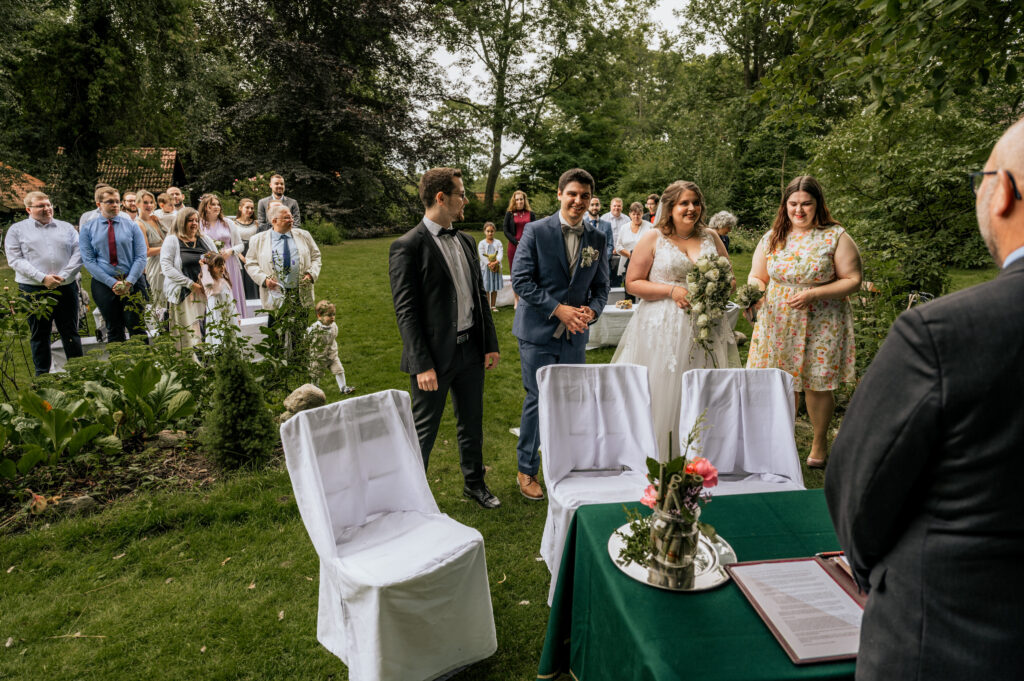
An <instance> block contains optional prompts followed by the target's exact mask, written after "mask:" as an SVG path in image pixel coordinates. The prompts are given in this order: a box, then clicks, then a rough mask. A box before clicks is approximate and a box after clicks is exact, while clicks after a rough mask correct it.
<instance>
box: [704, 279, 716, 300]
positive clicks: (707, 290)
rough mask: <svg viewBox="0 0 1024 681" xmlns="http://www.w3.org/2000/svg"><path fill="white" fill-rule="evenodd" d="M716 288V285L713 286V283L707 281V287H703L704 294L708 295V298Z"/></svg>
mask: <svg viewBox="0 0 1024 681" xmlns="http://www.w3.org/2000/svg"><path fill="white" fill-rule="evenodd" d="M716 288H717V285H716V284H715V282H713V281H709V282H708V285H707V286H705V287H704V293H706V294H708V295H709V296H710V295H711V294H712V293H714V292H715V289H716Z"/></svg>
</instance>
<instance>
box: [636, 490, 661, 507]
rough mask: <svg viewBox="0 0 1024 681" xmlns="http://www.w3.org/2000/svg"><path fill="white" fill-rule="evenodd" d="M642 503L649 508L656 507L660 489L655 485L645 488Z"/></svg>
mask: <svg viewBox="0 0 1024 681" xmlns="http://www.w3.org/2000/svg"><path fill="white" fill-rule="evenodd" d="M640 503H641V504H643V505H644V506H646V507H648V508H654V506H655V505H656V504H657V503H658V490H657V489H655V487H654V485H647V489H645V490H644V496H643V497H642V498H641V499H640Z"/></svg>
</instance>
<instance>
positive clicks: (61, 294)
mask: <svg viewBox="0 0 1024 681" xmlns="http://www.w3.org/2000/svg"><path fill="white" fill-rule="evenodd" d="M25 210H26V211H27V212H28V215H29V217H28V219H26V220H22V221H21V222H17V223H15V224H13V225H11V228H10V230H8V232H7V238H6V240H5V242H4V250H5V251H6V253H7V262H8V264H10V266H11V269H13V270H14V281H15V282H16V283H17V284H18V288H19V289H21V291H22V292H23V293H24V294H25V295H26V296H35V295H39V294H40V292H46V293H45V295H46V296H47V297H50V298H54V299H55V300H56V304H55V305H54V307H53V309H52V310H50V312H48V313H46V314H43V315H38V316H37V315H31V316H29V318H28V327H29V333H30V345H31V346H32V363H33V364H34V365H35V369H36V376H38V375H40V374H45V373H49V371H50V363H51V356H50V329H51V328H52V327H53V325H54V324H56V326H57V332H58V333H59V334H60V342H61V344H62V345H63V346H64V355H65V356H66V357H69V358H70V357H81V356H82V339H81V337H80V336H79V335H78V284H77V283H76V282H75V277H76V276H77V275H78V270H79V269H80V268H81V266H82V256H81V254H80V252H79V250H78V232H77V231H76V230H75V227H74V225H72V224H70V223H68V222H64V221H63V220H54V219H53V205H52V204H51V203H50V198H49V197H48V196H47V195H46V194H44V193H43V192H29V193H28V194H27V195H26V196H25Z"/></svg>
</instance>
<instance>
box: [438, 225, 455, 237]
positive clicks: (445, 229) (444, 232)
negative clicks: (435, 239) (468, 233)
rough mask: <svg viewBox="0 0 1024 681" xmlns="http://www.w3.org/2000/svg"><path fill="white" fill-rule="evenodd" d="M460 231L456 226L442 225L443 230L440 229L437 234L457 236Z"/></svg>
mask: <svg viewBox="0 0 1024 681" xmlns="http://www.w3.org/2000/svg"><path fill="white" fill-rule="evenodd" d="M458 231H459V230H457V229H455V228H454V227H442V228H441V231H439V232H438V233H437V235H438V236H455V234H456V233H458Z"/></svg>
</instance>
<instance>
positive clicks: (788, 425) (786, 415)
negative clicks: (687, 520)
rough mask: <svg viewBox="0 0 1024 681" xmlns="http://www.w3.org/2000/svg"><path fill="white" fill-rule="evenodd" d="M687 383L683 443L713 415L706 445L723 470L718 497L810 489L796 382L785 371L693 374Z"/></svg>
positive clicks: (705, 452)
mask: <svg viewBox="0 0 1024 681" xmlns="http://www.w3.org/2000/svg"><path fill="white" fill-rule="evenodd" d="M682 381H683V400H682V409H681V410H680V416H679V433H680V437H683V436H684V435H685V434H686V433H689V432H690V429H691V428H692V427H693V424H694V422H696V420H697V418H698V417H699V416H700V415H701V413H702V412H704V411H705V410H707V413H706V415H705V418H706V419H707V424H708V427H707V428H706V430H705V431H704V433H703V436H702V438H701V442H702V444H703V456H706V457H707V458H708V460H709V461H711V463H713V464H714V465H715V467H716V468H718V480H719V483H718V486H717V487H714V488H712V489H711V493H712V494H713V495H722V494H751V493H756V492H781V491H788V490H800V489H804V476H803V473H802V471H801V469H800V457H799V455H798V454H797V451H796V440H795V439H794V437H793V421H794V416H795V409H796V405H795V404H794V401H793V400H794V393H793V377H792V376H790V375H789V374H787V373H786V372H785V371H781V370H780V369H693V370H691V371H687V372H686V373H684V374H683V378H682Z"/></svg>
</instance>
